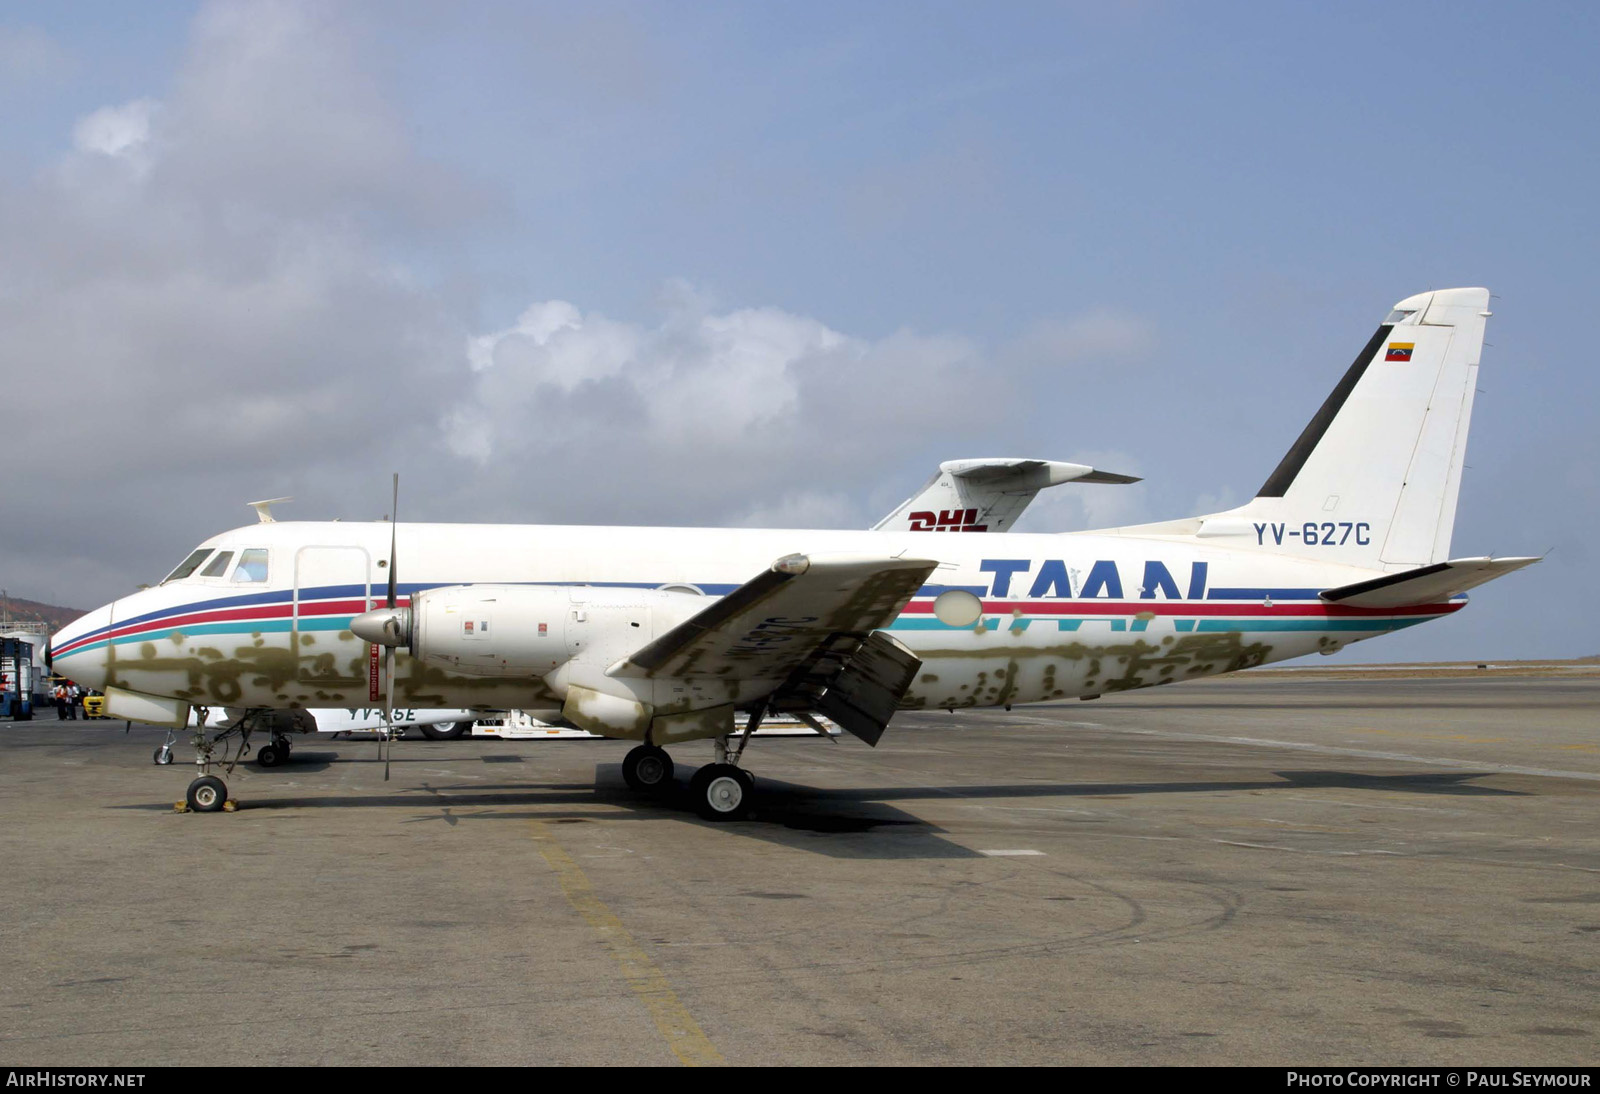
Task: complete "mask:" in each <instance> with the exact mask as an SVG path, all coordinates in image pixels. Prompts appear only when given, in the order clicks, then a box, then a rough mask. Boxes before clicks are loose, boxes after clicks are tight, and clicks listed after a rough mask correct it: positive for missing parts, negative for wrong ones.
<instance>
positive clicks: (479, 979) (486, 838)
mask: <svg viewBox="0 0 1600 1094" xmlns="http://www.w3.org/2000/svg"><path fill="white" fill-rule="evenodd" d="M161 740H162V734H161V732H160V731H156V730H150V729H145V728H137V727H136V728H135V729H134V730H133V731H132V732H131V733H125V732H124V730H123V726H122V724H121V723H109V722H89V723H85V722H77V723H59V724H58V723H56V722H55V721H54V720H53V715H50V716H49V718H48V719H41V720H38V721H35V722H32V723H17V724H12V723H0V817H3V820H4V825H3V828H0V880H3V885H0V943H3V944H0V1063H4V1064H14V1065H28V1066H41V1065H50V1064H61V1065H66V1064H77V1065H107V1066H117V1067H133V1066H139V1065H158V1064H674V1063H677V1062H680V1061H681V1062H684V1063H707V1064H715V1063H721V1062H724V1061H725V1062H727V1063H731V1064H985V1063H1015V1064H1022V1063H1026V1064H1277V1065H1286V1064H1306V1065H1311V1064H1329V1065H1341V1064H1348V1065H1355V1064H1372V1065H1376V1064H1390V1065H1398V1064H1416V1065H1424V1064H1482V1065H1491V1064H1502V1065H1507V1064H1519V1065H1534V1064H1545V1065H1557V1064H1567V1065H1574V1064H1587V1065H1592V1064H1594V1063H1595V1062H1596V1061H1597V1059H1600V1051H1597V1048H1596V1046H1597V1040H1600V825H1597V823H1596V821H1597V819H1600V673H1593V674H1578V675H1576V676H1573V675H1566V676H1561V677H1537V676H1526V675H1505V676H1497V675H1495V674H1494V673H1487V674H1480V675H1476V676H1472V677H1471V678H1466V679H1460V678H1455V679H1451V678H1423V679H1412V678H1379V679H1318V678H1317V677H1315V676H1314V675H1307V676H1303V677H1285V676H1275V677H1271V678H1254V679H1253V678H1251V677H1250V676H1249V674H1246V675H1245V676H1243V677H1236V678H1225V679H1222V680H1217V681H1208V682H1201V683H1197V684H1192V685H1185V686H1182V687H1175V688H1164V689H1158V690H1155V691H1150V692H1139V693H1132V694H1126V695H1120V696H1111V697H1107V698H1105V699H1101V700H1098V701H1096V702H1068V703H1058V704H1052V705H1046V706H1039V707H1026V708H1023V707H1019V708H1017V709H1015V710H1013V711H1010V712H1005V711H988V712H979V713H957V714H946V713H942V712H940V713H931V714H915V715H902V716H901V717H899V718H897V719H896V720H895V723H894V724H893V725H892V726H891V727H890V729H889V732H888V733H887V734H886V735H885V737H884V740H883V743H882V745H881V746H880V747H879V748H878V749H876V750H872V749H868V748H866V747H865V746H864V745H862V744H860V743H859V742H857V741H854V740H849V739H847V740H845V741H844V742H842V743H839V744H830V743H828V742H826V741H823V740H821V739H815V740H804V739H802V740H774V741H770V742H768V741H757V742H755V743H754V744H753V745H752V746H751V748H750V752H749V753H748V755H747V762H748V766H749V767H750V768H751V769H752V770H753V771H754V772H755V773H756V775H757V778H758V788H759V791H760V792H761V794H762V802H761V804H760V805H759V806H758V813H757V815H756V816H755V817H754V818H753V819H751V820H747V821H741V822H738V823H733V824H714V823H709V822H705V821H701V820H699V819H698V818H697V817H695V816H694V815H693V814H692V813H690V812H689V811H688V810H687V809H686V807H685V806H684V805H683V804H682V803H675V802H672V801H658V800H653V799H650V798H646V797H643V796H640V795H637V794H634V793H632V792H630V791H629V790H628V789H627V788H626V787H625V786H624V785H623V782H622V779H621V775H620V770H619V764H620V761H621V759H622V756H623V754H624V752H625V751H626V750H627V747H628V746H627V745H626V744H622V743H618V742H592V741H531V742H508V741H497V740H467V741H452V742H429V741H411V740H407V741H404V742H402V743H401V744H400V745H399V746H398V747H397V749H396V755H395V760H394V764H393V769H392V775H391V779H390V781H389V782H387V783H385V782H384V781H383V768H382V765H381V764H379V763H376V762H374V760H375V756H376V751H377V749H376V745H374V744H372V743H370V742H356V741H327V740H306V741H303V742H299V743H298V749H297V752H296V758H295V761H294V762H293V763H292V764H291V765H290V766H288V767H285V768H278V769H274V770H261V769H258V768H256V767H255V765H253V764H244V765H241V766H240V768H239V769H238V771H236V772H235V774H234V775H233V776H231V777H230V778H229V788H230V791H231V792H232V793H233V795H234V796H236V797H237V798H238V799H239V800H240V803H241V808H240V810H239V811H238V812H237V813H232V814H209V815H195V814H190V815H179V814H176V813H174V812H173V811H172V803H173V802H174V801H176V800H178V799H180V798H181V797H182V796H183V792H184V787H185V785H186V784H187V782H188V780H189V778H190V777H191V776H192V773H193V772H192V769H186V768H185V766H183V765H182V764H181V763H180V764H176V765H173V766H171V767H156V766H153V765H152V764H151V762H150V753H151V751H152V749H153V748H154V747H155V746H156V745H157V744H158V743H159V742H160V741H161ZM673 752H674V756H675V758H676V759H677V761H678V779H679V781H680V782H686V781H687V779H688V776H689V774H690V773H691V771H692V770H693V768H694V766H696V765H697V764H699V763H702V762H705V761H706V760H707V759H709V752H710V748H709V746H708V745H706V744H704V743H700V744H696V745H686V746H681V747H678V748H676V749H674V750H673ZM179 755H180V759H181V758H182V757H185V756H187V755H189V753H188V751H187V750H184V751H182V752H180V753H179Z"/></svg>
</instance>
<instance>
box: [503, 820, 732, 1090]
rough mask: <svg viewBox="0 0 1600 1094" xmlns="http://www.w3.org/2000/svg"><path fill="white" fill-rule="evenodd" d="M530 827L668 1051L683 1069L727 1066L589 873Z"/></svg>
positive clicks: (540, 827) (545, 832) (545, 829)
mask: <svg viewBox="0 0 1600 1094" xmlns="http://www.w3.org/2000/svg"><path fill="white" fill-rule="evenodd" d="M529 823H530V824H532V825H533V839H534V842H535V843H537V844H538V846H539V854H541V855H543V856H544V860H545V862H547V863H549V865H550V869H552V870H554V871H555V874H556V879H557V880H558V881H560V883H561V892H562V893H563V894H565V896H566V898H567V903H568V904H571V905H572V907H573V910H574V911H576V912H577V913H578V914H579V915H581V916H582V917H583V919H584V921H585V922H586V923H588V924H589V926H590V927H592V928H594V931H595V933H596V934H598V935H599V936H600V941H601V942H603V943H605V947H606V949H607V950H609V951H611V956H612V957H613V958H614V959H615V960H616V962H617V965H618V967H619V968H621V969H622V975H623V976H625V977H626V978H627V981H628V987H629V988H630V989H632V991H633V993H634V994H635V995H637V996H638V997H639V999H640V1001H641V1002H643V1003H644V1005H645V1007H646V1009H648V1010H649V1011H650V1017H651V1019H652V1020H654V1022H655V1024H656V1029H658V1030H659V1031H660V1032H661V1036H662V1037H664V1038H666V1042H667V1047H668V1048H670V1049H672V1054H673V1055H674V1056H676V1057H677V1058H678V1059H679V1060H680V1061H682V1062H683V1064H684V1066H686V1067H706V1066H713V1065H717V1064H726V1063H727V1062H728V1061H727V1060H725V1059H723V1057H722V1054H721V1053H720V1052H718V1051H717V1050H716V1048H715V1046H713V1045H712V1044H711V1040H710V1039H709V1038H708V1037H706V1035H705V1031H703V1030H702V1029H701V1028H700V1025H699V1023H698V1022H696V1021H695V1020H694V1017H693V1016H692V1015H691V1014H690V1013H689V1008H687V1007H685V1006H684V1005H683V1001H682V1000H681V999H679V998H678V995H677V993H676V992H674V991H673V990H672V985H671V984H669V983H668V982H667V976H666V973H664V972H662V971H661V969H660V968H659V967H658V966H657V965H656V963H655V962H654V961H652V960H650V955H649V954H647V953H645V952H644V949H643V948H642V947H640V945H639V943H638V942H637V941H635V940H634V937H633V935H632V934H630V933H628V929H627V928H626V927H624V926H623V925H622V920H620V919H618V918H617V917H616V915H615V914H614V913H613V912H612V911H611V909H610V908H608V907H606V905H605V902H604V901H602V900H601V899H600V897H599V896H597V895H596V894H595V891H594V886H593V885H591V884H590V883H589V877H588V875H587V874H585V873H584V872H583V868H582V867H580V866H579V865H578V864H577V862H575V861H574V860H573V858H572V856H571V855H569V854H567V852H566V851H565V850H563V849H562V847H561V845H560V844H559V843H557V842H556V838H555V836H554V834H552V833H551V831H550V828H549V826H548V825H547V824H545V822H544V821H537V820H536V821H530V822H529Z"/></svg>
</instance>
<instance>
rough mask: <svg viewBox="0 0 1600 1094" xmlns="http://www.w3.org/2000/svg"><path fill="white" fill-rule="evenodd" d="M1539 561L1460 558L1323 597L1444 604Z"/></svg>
mask: <svg viewBox="0 0 1600 1094" xmlns="http://www.w3.org/2000/svg"><path fill="white" fill-rule="evenodd" d="M1538 561H1539V559H1537V558H1458V559H1452V560H1451V561H1449V562H1436V563H1434V564H1433V565H1431V566H1418V567H1417V568H1416V569H1413V570H1401V571H1400V572H1399V573H1395V574H1385V575H1383V576H1382V577H1375V578H1372V579H1371V580H1368V581H1357V582H1354V583H1353V584H1350V585H1340V586H1339V587H1338V588H1334V589H1327V590H1324V591H1323V592H1322V593H1321V597H1322V599H1323V600H1325V601H1327V602H1328V603H1330V604H1346V605H1349V606H1350V607H1353V608H1405V607H1410V606H1412V605H1415V604H1442V603H1444V602H1445V601H1447V600H1449V599H1450V598H1451V597H1453V596H1459V595H1460V594H1461V593H1464V592H1466V591H1467V590H1468V589H1473V588H1476V587H1477V586H1479V585H1482V584H1484V583H1485V582H1488V581H1493V580H1494V579H1495V578H1497V577H1501V576H1503V575H1505V574H1509V573H1511V572H1512V571H1513V570H1520V569H1522V568H1523V567H1524V566H1531V565H1533V564H1534V563H1535V562H1538Z"/></svg>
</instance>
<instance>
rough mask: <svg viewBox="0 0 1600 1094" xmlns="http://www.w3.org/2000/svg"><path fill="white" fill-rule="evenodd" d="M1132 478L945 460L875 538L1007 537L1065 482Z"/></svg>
mask: <svg viewBox="0 0 1600 1094" xmlns="http://www.w3.org/2000/svg"><path fill="white" fill-rule="evenodd" d="M1139 481H1140V480H1139V478H1138V477H1136V476H1134V475H1118V474H1114V473H1113V472H1110V471H1097V470H1096V469H1095V468H1093V467H1089V466H1087V465H1085V464H1081V463H1063V462H1061V461H1059V460H1033V459H1018V458H1016V457H990V458H988V459H977V460H946V461H945V462H944V463H941V464H940V465H939V471H938V474H936V475H934V476H933V478H931V479H929V480H928V481H927V482H926V483H924V484H923V485H922V489H920V490H918V491H917V492H916V493H915V494H913V495H911V497H909V498H907V499H906V500H905V501H903V502H901V503H900V505H899V506H898V507H897V508H896V509H895V511H894V512H892V513H890V514H889V515H888V516H886V517H884V518H883V519H882V520H880V521H879V522H878V523H877V524H874V525H873V526H872V530H873V531H874V532H1007V531H1010V530H1011V529H1012V528H1013V527H1014V526H1015V525H1016V523H1017V518H1018V517H1020V516H1022V511H1023V510H1024V509H1026V508H1027V507H1028V505H1029V504H1030V503H1031V502H1032V501H1033V499H1034V497H1035V496H1037V495H1038V493H1039V491H1041V490H1044V489H1046V488H1047V487H1051V486H1060V485H1061V484H1062V483H1067V482H1085V483H1119V484H1123V483H1133V482H1139Z"/></svg>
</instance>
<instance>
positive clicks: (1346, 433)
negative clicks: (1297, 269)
mask: <svg viewBox="0 0 1600 1094" xmlns="http://www.w3.org/2000/svg"><path fill="white" fill-rule="evenodd" d="M1488 309H1489V290H1488V289H1478V288H1472V289H1440V290H1437V291H1434V292H1427V293H1420V294H1418V295H1417V296H1412V297H1408V298H1407V299H1405V300H1402V301H1400V302H1399V303H1398V304H1396V305H1395V306H1394V308H1393V309H1392V310H1391V311H1390V312H1389V315H1388V317H1387V318H1386V319H1385V320H1384V321H1383V323H1382V324H1381V325H1380V326H1379V327H1378V329H1377V332H1376V333H1374V334H1373V335H1372V337H1371V338H1370V339H1369V340H1368V341H1367V344H1366V345H1365V346H1363V347H1362V349H1361V352H1360V353H1359V354H1357V356H1356V359H1355V361H1354V362H1353V363H1352V364H1351V365H1350V368H1349V369H1348V370H1347V371H1346V372H1345V374H1344V376H1343V378H1342V379H1340V381H1339V384H1338V386H1337V387H1335V388H1334V389H1333V393H1332V394H1331V395H1329V396H1328V398H1327V399H1326V401H1324V402H1323V404H1322V407H1321V409H1319V410H1318V411H1317V413H1316V416H1315V417H1313V418H1312V419H1311V421H1310V423H1308V424H1307V425H1306V427H1305V429H1304V430H1303V431H1302V432H1301V434H1300V437H1299V439H1297V440H1296V441H1295V443H1294V445H1293V446H1292V447H1291V448H1290V449H1289V451H1288V452H1287V453H1285V455H1284V457H1283V459H1282V460H1281V461H1279V463H1278V466H1277V468H1276V469H1275V470H1274V471H1273V472H1272V474H1271V475H1270V476H1269V477H1268V478H1267V481H1266V482H1265V483H1264V484H1263V485H1262V487H1261V489H1260V490H1259V491H1258V492H1257V494H1256V497H1255V499H1254V500H1253V501H1251V502H1249V503H1248V504H1247V505H1243V506H1240V507H1239V508H1238V509H1232V510H1229V511H1228V512H1225V513H1214V514H1211V515H1210V516H1206V517H1201V518H1198V521H1189V522H1181V521H1179V522H1171V523H1170V524H1168V525H1146V526H1143V527H1141V528H1137V529H1123V530H1122V531H1124V532H1126V533H1138V534H1156V533H1163V532H1165V533H1175V532H1180V531H1186V532H1187V533H1188V534H1191V535H1194V536H1196V537H1198V538H1201V539H1205V540H1209V541H1212V542H1215V543H1217V545H1218V546H1227V547H1236V546H1245V547H1259V548H1262V549H1266V550H1271V551H1273V552H1274V553H1281V554H1290V555H1298V556H1304V557H1308V558H1317V559H1324V560H1327V561H1329V562H1342V563H1348V564H1351V565H1357V566H1366V567H1369V568H1372V569H1389V570H1395V569H1405V568H1409V567H1417V566H1426V565H1429V564H1431V563H1435V562H1442V561H1444V560H1445V559H1447V558H1449V557H1450V534H1451V530H1452V528H1453V526H1454V524H1455V516H1456V497H1457V495H1458V494H1459V492H1460V489H1461V468H1462V461H1463V458H1464V457H1465V455H1466V447H1467V425H1468V422H1469V420H1470V419H1471V416H1472V396H1473V393H1474V391H1475V390H1476V385H1477V376H1478V357H1479V355H1480V353H1481V352H1482V349H1483V331H1484V321H1485V320H1486V319H1487V318H1488V316H1489V310H1488ZM1183 525H1187V527H1183V528H1180V526H1183Z"/></svg>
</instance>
